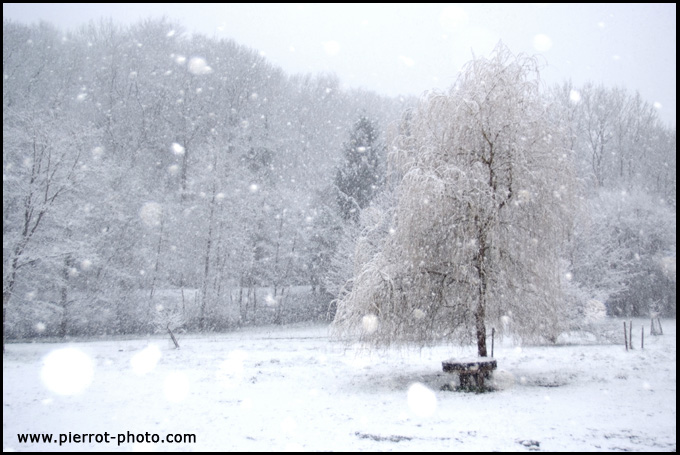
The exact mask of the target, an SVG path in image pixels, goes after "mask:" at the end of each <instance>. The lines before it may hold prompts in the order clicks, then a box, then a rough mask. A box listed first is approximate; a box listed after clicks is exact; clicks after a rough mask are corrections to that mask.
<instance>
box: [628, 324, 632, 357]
mask: <svg viewBox="0 0 680 455" xmlns="http://www.w3.org/2000/svg"><path fill="white" fill-rule="evenodd" d="M628 346H630V349H631V350H632V349H633V321H632V320H631V321H630V327H628Z"/></svg>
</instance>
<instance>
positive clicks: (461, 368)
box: [442, 357, 498, 390]
mask: <svg viewBox="0 0 680 455" xmlns="http://www.w3.org/2000/svg"><path fill="white" fill-rule="evenodd" d="M497 366H498V365H497V363H496V359H494V358H492V357H476V358H470V359H449V360H444V361H443V362H442V368H443V370H444V372H446V373H457V374H458V376H459V377H460V387H461V388H472V387H476V388H477V390H483V389H484V379H485V378H488V377H489V373H491V371H493V370H495V369H496V367H497ZM473 379H474V383H473Z"/></svg>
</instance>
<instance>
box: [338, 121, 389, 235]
mask: <svg viewBox="0 0 680 455" xmlns="http://www.w3.org/2000/svg"><path fill="white" fill-rule="evenodd" d="M343 149H344V163H343V165H342V167H340V169H338V171H337V174H336V176H335V185H336V187H337V190H338V206H339V209H340V214H341V215H342V217H343V219H344V220H352V221H354V222H358V221H359V212H360V211H361V209H364V208H365V207H367V206H368V204H369V202H370V201H371V199H373V197H374V196H375V194H376V193H377V191H378V188H379V187H380V183H381V181H382V177H381V170H380V155H381V154H382V152H383V151H384V146H383V145H382V144H381V143H380V142H379V141H378V131H377V130H376V127H375V125H374V124H373V123H372V122H371V121H370V120H369V119H368V118H367V117H366V116H363V115H362V116H361V117H359V119H358V120H357V121H356V122H355V123H354V127H353V129H352V132H351V133H350V138H349V141H347V142H345V144H344V146H343Z"/></svg>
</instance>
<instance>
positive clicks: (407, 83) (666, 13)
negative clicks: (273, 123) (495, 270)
mask: <svg viewBox="0 0 680 455" xmlns="http://www.w3.org/2000/svg"><path fill="white" fill-rule="evenodd" d="M2 9H3V16H4V18H5V19H8V18H9V19H13V20H16V21H20V22H27V23H30V22H36V21H38V20H46V21H49V22H52V23H54V24H55V25H57V26H59V27H62V28H75V27H77V26H78V25H80V24H82V23H85V22H87V21H89V20H96V19H99V18H102V17H104V18H109V17H110V18H113V19H114V20H115V21H117V22H121V23H131V22H136V21H138V20H140V19H144V18H149V17H160V16H166V17H167V18H169V19H171V20H176V21H177V22H179V23H181V24H182V25H183V26H184V27H185V29H186V30H187V31H188V32H190V33H192V32H199V33H202V34H205V35H208V36H211V37H213V36H214V37H224V38H232V39H234V40H235V41H236V42H238V43H239V44H243V45H246V46H249V47H251V48H254V49H257V50H258V51H260V52H261V53H262V54H263V55H264V56H266V57H267V58H268V59H269V60H270V61H271V62H272V63H274V64H276V65H278V66H280V67H281V68H283V69H284V71H286V72H288V73H301V72H304V73H307V72H311V73H317V72H322V71H323V72H333V73H336V74H337V75H338V77H339V78H340V80H341V82H342V83H343V84H344V85H346V86H349V87H363V88H367V89H371V90H375V91H377V92H379V93H382V94H386V95H390V96H392V95H398V94H410V95H421V94H422V93H423V92H424V91H426V90H431V89H434V88H438V89H445V88H447V87H449V86H450V85H451V84H452V83H453V82H454V81H455V79H456V76H457V72H458V70H459V69H460V68H461V67H462V65H464V64H465V62H467V61H469V60H470V59H471V58H472V55H473V52H474V54H475V55H478V56H479V55H488V54H489V53H490V51H491V50H492V49H493V47H494V46H495V45H496V44H497V43H498V41H499V40H502V41H503V42H504V44H506V45H507V46H508V47H509V48H510V49H511V50H512V52H514V53H520V52H521V53H526V54H532V55H533V54H538V55H541V56H543V58H544V61H545V65H546V66H545V68H544V69H543V71H542V78H543V79H544V80H545V81H546V82H547V83H549V84H552V83H556V82H563V81H565V80H568V79H571V80H572V81H573V82H574V84H575V85H577V86H578V85H580V84H583V83H584V82H586V81H593V82H597V83H599V82H601V83H604V84H605V85H606V86H608V87H613V86H623V87H626V88H627V89H629V90H630V91H631V92H635V91H639V92H640V93H641V95H642V97H643V98H644V99H645V100H647V101H649V102H650V103H655V106H656V107H657V108H658V110H659V114H660V116H661V118H662V119H663V120H664V121H665V122H667V123H668V124H670V125H672V126H675V124H676V123H675V121H676V120H675V119H676V114H675V111H676V99H675V98H676V91H675V86H676V77H675V73H676V28H675V21H676V17H675V16H676V5H675V3H672V4H587V5H584V4H578V5H576V4H571V5H570V4H532V5H527V4H515V5H498V4H464V3H456V4H417V5H416V4H395V5H389V4H362V5H327V4H268V5H257V4H199V3H192V4H150V3H139V4H116V3H103V4H87V3H86V4H75V3H60V4H59V3H57V4H51V3H33V4H18V3H14V4H12V3H3V7H2Z"/></svg>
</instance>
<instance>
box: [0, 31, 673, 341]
mask: <svg viewBox="0 0 680 455" xmlns="http://www.w3.org/2000/svg"><path fill="white" fill-rule="evenodd" d="M471 86H472V85H471ZM471 90H472V89H471ZM472 92H474V90H472ZM472 92H471V93H472ZM537 97H538V98H537V99H538V100H540V101H537V102H538V103H544V104H545V105H546V106H548V108H546V109H545V112H544V114H545V119H546V120H550V121H551V122H552V123H551V125H555V128H557V129H558V130H559V131H558V132H557V133H559V134H557V133H556V134H555V138H557V137H559V139H560V141H562V142H560V147H562V148H563V149H564V150H567V151H569V152H568V153H566V156H565V157H563V158H561V159H563V160H564V161H565V162H568V164H569V165H568V166H567V167H564V168H563V167H559V169H553V170H554V171H555V174H546V175H551V176H553V177H555V178H554V182H552V183H551V184H555V183H556V182H559V181H560V179H559V174H560V173H561V172H563V170H564V169H567V168H569V169H571V170H570V172H573V177H574V178H573V180H570V182H572V183H573V187H569V191H564V194H565V197H566V196H569V198H570V199H573V202H574V207H573V210H572V208H571V207H569V212H570V213H571V215H572V218H574V221H570V223H571V224H569V225H568V226H567V225H565V226H564V230H565V231H568V235H569V242H568V243H567V246H566V247H564V249H562V250H560V251H559V260H560V261H562V262H561V264H562V265H561V266H560V267H562V268H561V269H560V270H563V273H562V272H561V276H563V277H569V279H568V280H566V282H565V283H562V285H561V286H562V287H564V288H568V289H569V293H568V295H570V296H571V297H570V298H571V299H572V300H574V301H576V302H591V301H599V302H602V303H603V304H604V305H606V309H607V311H608V312H609V313H610V314H627V315H629V314H630V315H642V314H644V313H645V312H648V311H650V310H654V311H659V312H662V313H664V314H668V315H671V314H672V315H674V314H675V275H674V274H675V268H674V267H675V130H674V129H672V130H671V129H669V128H668V127H667V126H665V125H663V124H661V122H660V121H659V119H658V117H657V116H656V113H655V109H654V108H653V107H652V106H651V105H649V103H647V102H645V101H643V100H642V99H640V97H639V96H638V95H630V94H629V93H628V92H626V91H625V90H623V89H609V88H605V87H601V86H595V85H586V86H584V87H580V88H576V87H573V86H571V85H570V84H564V85H563V86H560V87H555V88H552V89H549V90H541V91H540V95H537ZM458 102H459V103H469V102H472V101H471V100H470V99H468V98H463V99H462V101H458ZM517 102H518V103H520V104H521V103H522V101H521V97H520V98H519V101H517ZM414 106H416V102H415V100H411V99H391V98H386V97H381V96H378V95H376V94H374V93H371V92H366V91H359V90H347V89H343V88H342V87H341V83H340V81H339V80H338V79H337V78H336V77H335V76H333V75H327V74H321V75H316V76H311V75H293V76H291V75H286V74H284V73H283V72H282V71H281V70H280V69H279V68H277V67H275V66H273V65H271V64H269V63H268V62H267V61H266V60H265V59H264V58H263V57H262V56H260V55H259V54H258V53H257V52H255V51H252V50H250V49H248V48H246V47H243V46H240V45H238V44H236V43H234V42H233V41H229V40H217V39H213V38H207V37H204V36H201V35H188V34H186V33H185V32H184V31H183V30H182V27H181V26H179V25H178V24H173V23H170V22H168V21H164V20H148V21H144V22H140V23H138V24H136V25H133V26H129V27H121V26H117V25H115V24H113V23H111V22H105V21H103V22H100V23H96V24H95V23H93V24H90V25H88V26H86V27H83V28H81V29H79V30H77V31H72V32H64V31H61V30H58V29H56V28H54V27H52V26H50V25H49V24H46V23H41V24H37V25H30V26H28V25H20V24H17V23H13V22H10V21H3V167H4V171H3V185H4V191H3V327H4V330H5V331H6V333H7V334H8V335H9V336H10V337H25V336H35V335H38V334H47V335H59V336H65V335H80V334H112V333H144V332H146V331H148V330H151V329H152V328H153V327H154V325H156V326H157V325H158V324H166V323H169V322H170V321H175V323H178V324H179V323H181V324H182V325H183V326H184V327H185V328H187V329H188V330H202V331H205V330H224V329H227V328H231V327H234V326H237V325H241V324H248V323H253V322H256V321H257V318H256V315H257V314H258V311H262V310H263V309H266V311H267V314H269V315H270V319H268V321H269V322H277V321H278V322H280V321H282V320H283V319H282V317H283V316H282V311H283V308H284V302H286V298H287V297H288V296H292V295H293V294H294V293H295V292H297V291H296V289H298V288H300V289H302V287H304V289H305V291H304V293H305V297H304V298H305V299H307V300H308V301H309V302H310V305H309V306H308V307H306V308H315V309H316V313H315V317H316V316H318V317H332V316H333V310H334V305H330V307H329V303H330V302H331V301H333V300H334V299H336V298H338V297H342V296H343V295H346V294H347V293H350V292H352V290H353V289H354V284H355V283H356V278H353V277H355V274H356V273H359V272H360V271H361V270H362V267H363V266H364V265H365V264H366V263H368V262H370V261H371V260H372V259H373V258H374V256H375V255H376V254H378V253H380V252H381V251H382V248H383V246H384V243H385V239H386V238H388V236H390V235H392V236H398V235H400V234H401V233H403V232H404V231H402V230H400V229H399V228H398V226H397V224H396V221H395V220H396V218H395V213H396V212H397V207H399V205H400V204H401V205H403V204H407V203H411V204H417V203H420V202H422V200H420V202H418V200H415V199H414V200H411V202H408V201H407V199H408V198H405V197H402V196H403V194H402V193H403V190H395V189H397V188H398V187H399V185H398V183H399V182H401V179H402V178H403V177H404V175H406V174H408V166H407V167H406V168H404V167H403V165H404V163H403V162H399V160H396V157H398V156H402V157H403V156H404V154H405V153H406V152H408V150H410V149H411V148H412V147H413V146H414V145H413V141H414V140H415V138H417V137H418V131H419V129H422V128H435V129H436V128H439V127H441V125H438V124H436V123H431V122H429V121H430V120H432V118H431V117H427V115H426V116H425V117H422V118H420V117H418V115H425V114H422V109H420V108H418V107H417V106H416V107H414ZM466 106H467V105H466ZM506 107H507V113H508V115H517V116H519V117H517V118H518V121H519V120H520V119H521V115H520V114H521V111H517V110H516V106H514V107H513V106H505V107H504V108H506ZM440 108H441V109H444V111H443V112H446V109H450V110H451V115H458V114H457V113H456V112H457V110H458V109H459V107H456V106H455V105H453V106H451V107H446V108H444V107H443V106H440ZM466 108H467V109H473V108H472V107H471V106H467V107H466ZM433 109H434V108H433ZM438 109H439V108H438ZM480 112H481V111H480ZM503 112H505V111H503ZM428 115H429V114H428ZM441 115H445V114H441ZM447 115H448V114H447ZM522 121H524V120H522ZM551 127H552V126H551ZM457 134H458V133H457ZM460 134H464V133H460ZM456 137H458V136H454V137H453V138H452V139H451V140H455V141H457V139H455V138H456ZM461 137H462V136H461ZM513 140H514V141H516V142H515V143H521V142H522V141H528V140H531V138H527V137H525V138H522V137H520V136H517V137H515V138H514V139H513ZM551 140H552V139H551ZM555 140H556V139H555ZM409 141H411V142H409ZM408 144H411V145H408ZM415 146H416V147H419V145H417V144H416V145H415ZM388 153H389V154H391V155H393V156H394V157H395V160H392V161H389V160H388V159H387V155H388ZM498 160H499V162H502V159H501V158H499V159H498ZM487 161H488V158H487ZM396 163H400V164H399V166H397V165H396ZM482 164H483V163H482ZM530 170H531V166H529V167H528V169H527V170H526V172H527V174H531V172H530ZM504 171H505V168H503V172H504ZM546 172H547V171H546ZM496 174H497V180H495V183H492V187H493V186H494V185H495V189H496V190H498V192H497V196H494V197H495V198H496V199H498V198H499V197H506V196H507V195H506V196H503V194H504V193H503V192H502V188H503V185H507V179H508V177H507V176H506V177H502V172H501V171H499V172H497V173H496ZM514 175H516V174H513V176H514ZM517 175H519V174H517ZM449 177H450V178H452V179H454V180H455V181H456V182H459V183H462V181H461V180H460V176H458V177H455V176H454V175H453V174H451V175H450V176H449ZM513 178H514V177H513ZM456 179H458V180H456ZM545 179H546V180H547V179H548V177H545ZM416 181H417V179H416V180H414V181H413V182H414V183H413V184H414V185H416V183H415V182H416ZM421 183H422V182H421ZM544 183H546V182H544ZM449 184H450V182H449V183H447V184H446V185H449ZM466 184H469V182H468V183H466ZM418 185H419V184H418ZM428 185H429V183H428ZM416 186H417V185H416ZM462 188H464V186H463V187H462ZM546 188H547V187H546ZM551 188H552V187H551ZM430 190H431V188H430V189H428V187H427V185H425V186H424V187H422V188H421V190H420V191H425V192H427V191H430ZM518 191H521V188H520V189H519V190H518ZM555 191H563V190H561V189H559V188H558V189H556V190H555ZM515 196H516V197H517V198H519V200H522V198H526V199H527V203H528V202H530V201H531V200H532V198H537V197H539V195H538V194H534V193H531V192H528V190H527V193H521V192H519V193H517V194H516V195H515ZM427 197H430V196H427ZM427 197H426V198H427ZM432 197H433V196H432ZM540 197H543V195H540ZM497 202H498V201H497ZM498 203H499V204H500V202H498ZM442 215H445V214H442ZM446 216H448V218H437V219H436V220H439V221H436V220H435V219H433V220H432V223H433V226H435V227H436V226H438V225H441V222H442V220H446V222H447V223H452V224H457V223H458V224H459V223H461V222H462V221H461V220H459V218H460V219H470V217H472V219H474V218H475V217H474V214H473V213H472V212H469V213H467V212H456V213H455V214H454V213H451V214H450V215H446ZM489 217H490V218H489ZM402 218H403V215H402ZM492 218H493V219H494V220H495V219H496V217H495V216H492V215H490V214H480V217H479V223H480V225H481V224H484V222H485V221H484V220H487V221H488V220H490V219H492ZM536 219H537V221H540V219H539V217H538V214H537V216H536ZM435 221H436V222H435ZM544 221H545V220H544ZM404 222H405V221H400V223H404ZM671 227H672V229H671ZM518 228H519V227H518ZM392 231H394V232H392ZM390 232H392V234H390ZM413 232H417V231H413ZM431 234H432V232H429V233H428V232H421V234H419V236H418V237H417V241H418V242H420V243H422V245H420V244H418V243H412V244H407V245H408V246H409V248H411V252H412V254H414V255H416V256H417V255H419V254H421V255H422V254H423V250H422V248H433V247H430V246H428V244H427V239H428V237H427V235H431ZM473 237H474V236H473ZM473 237H471V238H470V239H468V240H472V238H473ZM475 238H476V241H477V242H479V241H483V240H484V237H483V236H482V237H480V236H479V235H477V236H476V237H475ZM466 239H467V237H466ZM451 247H452V245H449V246H447V247H446V248H451ZM445 253H446V252H445V251H444V250H441V251H438V253H437V254H445ZM446 254H448V253H446ZM456 254H457V253H456ZM454 259H455V260H461V261H468V260H470V261H473V262H474V260H477V261H479V260H481V258H480V257H477V258H476V259H475V258H466V257H463V256H461V257H457V256H456V255H455V254H453V253H452V255H451V256H450V260H454ZM431 278H432V279H434V278H433V277H431ZM414 285H415V284H414ZM409 286H411V285H409ZM428 286H429V285H428ZM422 289H425V288H422ZM428 289H429V288H428ZM299 292H302V291H299ZM418 292H420V291H418ZM423 292H424V291H423ZM169 294H171V295H172V296H173V297H172V298H170V297H168V295H169ZM178 296H180V297H178ZM171 301H172V302H173V303H172V304H169V302H171ZM562 303H564V302H562ZM585 306H587V305H585ZM329 308H330V310H331V311H330V313H329ZM564 308H569V309H570V311H577V312H581V313H583V312H587V311H586V309H584V305H581V306H579V305H567V304H566V303H564ZM297 317H299V318H309V317H312V315H310V314H309V313H307V314H301V315H297ZM178 321H180V322H178Z"/></svg>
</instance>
